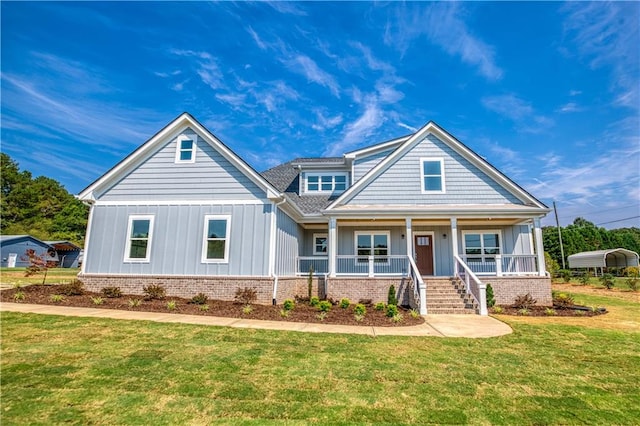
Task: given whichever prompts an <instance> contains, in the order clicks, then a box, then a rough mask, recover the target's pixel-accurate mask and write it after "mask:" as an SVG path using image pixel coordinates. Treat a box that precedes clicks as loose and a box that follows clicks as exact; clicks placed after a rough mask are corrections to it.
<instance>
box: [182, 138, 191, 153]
mask: <svg viewBox="0 0 640 426" xmlns="http://www.w3.org/2000/svg"><path fill="white" fill-rule="evenodd" d="M192 149H193V141H192V140H188V139H187V140H184V141H180V151H183V150H188V151H191V150H192Z"/></svg>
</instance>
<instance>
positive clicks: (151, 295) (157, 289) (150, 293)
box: [142, 284, 167, 300]
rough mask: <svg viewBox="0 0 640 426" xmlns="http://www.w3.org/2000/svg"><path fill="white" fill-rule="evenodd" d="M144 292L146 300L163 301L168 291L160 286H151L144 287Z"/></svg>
mask: <svg viewBox="0 0 640 426" xmlns="http://www.w3.org/2000/svg"><path fill="white" fill-rule="evenodd" d="M142 291H143V292H144V300H163V299H164V298H165V296H166V293H167V291H166V290H165V288H164V287H163V286H161V285H160V284H149V285H147V286H144V287H142Z"/></svg>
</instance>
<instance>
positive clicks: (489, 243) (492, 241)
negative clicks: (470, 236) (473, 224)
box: [482, 234, 500, 248]
mask: <svg viewBox="0 0 640 426" xmlns="http://www.w3.org/2000/svg"><path fill="white" fill-rule="evenodd" d="M482 240H483V242H484V246H485V247H495V248H497V247H500V243H499V242H498V234H482Z"/></svg>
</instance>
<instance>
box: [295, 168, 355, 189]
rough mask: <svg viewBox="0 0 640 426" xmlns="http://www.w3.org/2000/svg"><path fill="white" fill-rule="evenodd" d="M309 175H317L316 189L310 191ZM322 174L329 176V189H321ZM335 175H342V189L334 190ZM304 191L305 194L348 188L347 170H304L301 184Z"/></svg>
mask: <svg viewBox="0 0 640 426" xmlns="http://www.w3.org/2000/svg"><path fill="white" fill-rule="evenodd" d="M309 176H318V190H317V191H310V190H309ZM322 176H331V178H332V179H331V187H332V189H331V191H326V190H325V191H323V190H322ZM336 176H344V190H336V189H335V187H336V179H335V177H336ZM303 188H304V192H305V193H306V194H334V193H340V194H341V193H343V192H345V191H346V190H347V189H349V172H322V173H316V172H304V184H303Z"/></svg>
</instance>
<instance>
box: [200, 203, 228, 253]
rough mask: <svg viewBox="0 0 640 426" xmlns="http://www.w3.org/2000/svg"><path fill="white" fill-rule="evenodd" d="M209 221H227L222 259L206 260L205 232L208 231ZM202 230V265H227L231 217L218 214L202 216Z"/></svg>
mask: <svg viewBox="0 0 640 426" xmlns="http://www.w3.org/2000/svg"><path fill="white" fill-rule="evenodd" d="M210 220H226V221H227V233H226V235H225V236H224V239H225V245H224V258H222V259H208V258H207V231H208V229H209V221H210ZM203 225H204V226H203V229H202V259H201V260H202V263H229V245H230V243H231V241H230V240H229V236H230V235H231V215H220V214H208V215H205V216H204V224H203Z"/></svg>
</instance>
